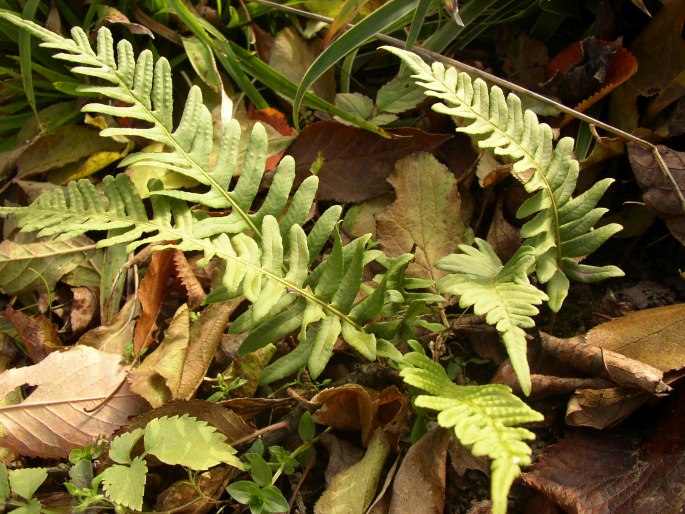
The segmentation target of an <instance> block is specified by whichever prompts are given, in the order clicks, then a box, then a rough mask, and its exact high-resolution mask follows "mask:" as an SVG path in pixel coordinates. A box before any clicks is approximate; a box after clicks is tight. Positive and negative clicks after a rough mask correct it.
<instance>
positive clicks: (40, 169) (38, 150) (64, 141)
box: [17, 125, 126, 179]
mask: <svg viewBox="0 0 685 514" xmlns="http://www.w3.org/2000/svg"><path fill="white" fill-rule="evenodd" d="M125 146H126V145H124V144H122V143H119V142H117V141H115V140H114V139H111V138H107V137H102V136H100V133H99V130H98V129H96V128H95V127H87V126H83V125H70V126H67V127H63V128H61V129H59V130H57V131H55V132H52V133H49V134H45V135H43V136H40V137H39V138H37V139H35V140H34V141H33V142H31V144H30V145H29V146H28V147H27V148H26V149H25V150H24V152H23V153H22V154H21V157H19V159H18V160H17V177H18V178H22V179H26V178H28V177H32V176H35V175H38V174H40V173H44V172H46V171H49V170H62V171H64V173H66V174H68V175H76V174H78V177H76V178H83V177H86V176H88V175H89V174H92V173H95V172H96V171H98V170H100V169H102V168H103V167H104V166H106V165H108V164H110V163H112V162H114V161H115V160H118V159H121V157H122V156H123V155H124V151H125ZM67 167H68V171H67Z"/></svg>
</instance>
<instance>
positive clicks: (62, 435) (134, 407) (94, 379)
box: [0, 345, 147, 458]
mask: <svg viewBox="0 0 685 514" xmlns="http://www.w3.org/2000/svg"><path fill="white" fill-rule="evenodd" d="M120 360H121V357H120V356H119V355H113V354H109V353H105V352H100V351H98V350H95V349H94V348H90V347H87V346H80V345H79V346H74V347H72V348H71V349H70V350H68V351H65V352H53V353H51V354H50V355H48V356H47V357H46V358H45V359H43V360H42V361H41V362H40V363H38V364H35V365H33V366H27V367H24V368H15V369H10V370H7V371H5V372H4V373H1V374H0V398H3V397H4V396H6V395H7V394H8V393H10V392H11V391H13V390H14V389H15V388H17V387H20V386H23V385H28V386H36V389H35V390H34V391H33V392H32V393H31V394H29V395H28V396H27V398H26V399H25V400H24V401H23V402H22V403H20V404H18V405H8V406H3V407H0V432H2V437H1V438H0V446H3V447H5V448H8V449H10V450H11V451H13V452H15V453H18V454H20V455H28V456H35V457H48V458H62V457H66V456H67V455H69V452H70V451H71V450H73V449H74V448H79V447H83V446H85V445H87V444H89V443H92V442H93V441H94V440H96V439H97V438H98V437H100V436H108V435H110V434H112V433H113V432H114V431H115V430H116V429H117V428H119V427H120V426H121V425H123V424H124V423H126V421H127V420H128V418H129V416H132V415H135V414H138V413H140V412H142V411H144V410H145V409H146V408H147V404H146V403H145V402H144V401H143V399H142V398H140V397H139V396H138V395H136V394H134V393H132V392H131V391H130V390H129V389H128V385H127V384H126V383H125V382H124V379H125V377H126V368H125V367H124V366H122V365H121V364H120ZM122 382H123V385H122ZM119 386H121V387H119ZM112 393H114V394H113V396H112V397H111V398H108V397H109V396H110V395H112ZM105 400H107V401H105ZM103 402H104V403H103Z"/></svg>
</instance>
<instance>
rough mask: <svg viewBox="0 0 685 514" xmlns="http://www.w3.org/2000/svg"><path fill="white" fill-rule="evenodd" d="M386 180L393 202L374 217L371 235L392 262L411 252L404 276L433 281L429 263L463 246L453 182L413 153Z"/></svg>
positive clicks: (429, 158) (426, 156)
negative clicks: (374, 233) (389, 186)
mask: <svg viewBox="0 0 685 514" xmlns="http://www.w3.org/2000/svg"><path fill="white" fill-rule="evenodd" d="M395 170H396V173H395V175H393V176H391V177H390V178H389V179H388V181H389V182H390V183H391V184H392V186H393V187H394V188H395V194H396V195H397V199H396V200H395V202H394V203H393V204H392V205H391V206H390V207H389V208H388V209H386V210H385V212H383V213H381V214H379V215H377V216H376V230H377V236H378V239H379V240H380V243H381V247H382V248H383V250H384V251H385V252H386V253H387V254H388V255H390V256H392V257H397V256H399V255H402V254H404V253H408V252H413V253H414V255H415V258H414V261H413V262H412V263H410V264H409V266H408V267H407V274H408V276H412V277H417V278H426V279H431V280H434V281H437V280H438V279H439V278H440V277H442V276H444V275H445V273H446V272H444V271H440V270H438V269H437V268H436V267H435V264H436V263H437V262H438V261H439V260H440V259H442V258H443V257H445V256H446V255H448V254H450V253H453V252H456V250H457V245H459V244H461V243H465V242H466V235H465V231H466V229H465V227H464V222H463V220H462V219H461V206H460V201H459V192H458V191H457V180H456V179H455V178H454V175H452V174H451V173H450V172H449V171H448V170H447V168H446V167H445V166H443V165H442V164H440V163H439V162H438V161H437V160H436V159H435V157H433V156H432V155H430V154H428V153H425V152H417V153H414V154H411V155H408V156H406V157H403V158H402V159H401V160H399V161H398V162H397V163H396V164H395Z"/></svg>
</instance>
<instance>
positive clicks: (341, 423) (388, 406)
mask: <svg viewBox="0 0 685 514" xmlns="http://www.w3.org/2000/svg"><path fill="white" fill-rule="evenodd" d="M311 401H312V403H316V404H322V407H321V408H320V409H319V410H317V411H316V414H315V419H316V420H317V422H318V423H322V424H324V425H328V426H329V427H333V428H336V429H339V430H349V431H357V432H361V434H362V443H363V444H364V446H366V445H367V444H368V442H369V440H370V438H371V436H372V434H373V433H374V431H375V430H376V428H377V427H379V426H380V427H383V428H384V429H386V430H388V431H392V432H401V431H402V430H405V429H406V428H407V427H408V419H409V410H408V407H407V400H406V398H405V397H404V395H402V394H401V393H400V392H399V390H398V389H397V388H396V387H395V386H390V387H388V388H386V389H384V390H383V391H382V392H380V393H379V392H377V391H375V390H373V389H370V388H368V387H364V386H361V385H358V384H346V385H344V386H340V387H331V388H329V389H325V390H324V391H322V392H320V393H319V394H317V395H316V396H314V397H313V398H312V400H311Z"/></svg>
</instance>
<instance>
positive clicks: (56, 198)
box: [0, 12, 406, 381]
mask: <svg viewBox="0 0 685 514" xmlns="http://www.w3.org/2000/svg"><path fill="white" fill-rule="evenodd" d="M0 18H4V19H6V20H8V21H10V22H13V23H15V24H17V25H20V26H21V27H23V28H25V29H26V30H28V31H29V32H31V33H32V34H33V35H35V36H37V37H39V38H40V39H42V40H43V41H44V43H42V45H43V46H46V47H48V48H53V49H57V50H61V53H58V54H57V55H56V56H55V57H57V58H59V59H63V60H66V61H69V62H73V63H75V64H76V66H75V67H74V68H73V71H74V72H75V73H78V74H81V75H84V76H87V77H93V78H95V79H98V80H101V81H104V82H105V83H106V84H107V85H88V86H83V87H82V91H83V92H84V93H86V92H87V93H90V94H93V93H95V94H99V95H102V96H104V97H106V98H110V99H112V100H116V101H118V102H123V103H124V104H126V105H125V106H114V105H108V104H104V103H93V104H88V105H87V106H86V107H84V111H87V112H97V113H102V114H108V115H112V116H117V117H120V118H133V119H136V120H141V121H143V122H147V123H148V124H149V127H147V128H135V127H134V128H131V127H117V128H107V129H105V130H103V131H102V135H104V136H127V137H128V136H142V137H145V138H147V139H151V140H153V141H157V142H160V143H163V144H164V146H165V148H166V149H167V150H166V151H165V152H162V153H144V152H141V153H134V154H131V155H129V156H128V157H127V158H125V159H124V160H123V161H122V163H121V165H141V164H154V165H155V166H161V167H163V168H166V169H168V170H172V171H175V172H177V173H181V174H183V175H186V176H188V177H190V178H192V179H194V180H196V181H197V182H198V183H199V184H201V185H202V186H204V187H205V188H206V189H207V190H206V191H205V192H202V193H195V192H189V191H178V190H168V189H162V187H161V184H160V183H159V181H150V183H149V184H148V188H149V190H150V195H151V203H152V217H150V218H149V217H148V215H147V212H146V209H145V206H144V204H143V201H142V199H141V197H140V195H139V194H138V192H137V191H136V189H135V187H134V186H133V184H132V182H131V180H130V179H129V178H128V176H126V175H124V174H120V175H118V176H117V177H116V178H112V177H108V178H105V180H104V182H103V183H104V195H103V194H101V193H99V192H98V191H97V190H96V189H95V187H94V186H93V185H92V184H91V183H90V182H88V181H87V180H81V181H79V182H73V183H70V184H69V185H68V187H67V189H66V192H63V191H62V190H57V191H55V192H53V193H50V194H46V195H44V196H41V197H40V198H39V199H38V200H36V201H35V202H34V203H33V204H32V205H30V206H28V207H20V208H14V207H13V208H0V215H7V214H14V215H15V216H16V221H17V225H18V226H19V227H20V228H21V229H22V230H26V231H29V230H30V231H37V232H38V236H53V235H57V236H58V237H57V240H58V241H59V240H65V239H69V238H72V237H75V236H78V235H81V234H84V233H85V232H88V231H93V230H108V231H110V232H109V235H108V237H105V238H104V239H101V240H100V241H98V244H97V246H98V247H105V246H111V245H115V244H122V243H126V244H127V245H128V247H127V250H128V251H133V250H135V249H136V248H137V247H139V246H140V245H143V244H156V247H155V249H162V248H167V247H175V248H178V249H180V250H182V251H186V252H187V251H199V252H203V253H204V259H203V260H202V261H201V262H202V263H206V262H208V261H209V259H211V258H212V257H218V258H220V259H221V260H222V261H223V262H224V263H225V269H224V272H223V275H222V283H223V286H224V287H223V288H222V289H221V290H220V291H217V292H215V294H214V295H213V297H214V298H215V299H226V298H230V297H237V296H240V295H242V296H244V297H245V298H246V299H247V300H249V301H250V302H251V304H252V306H251V308H250V309H249V310H248V311H247V313H246V314H245V315H244V316H243V317H242V318H241V319H240V320H238V323H236V327H238V328H239V327H243V328H244V329H245V330H252V331H254V332H256V333H257V335H261V336H265V337H264V338H262V339H261V340H260V345H265V344H267V343H268V342H269V341H271V340H274V339H276V338H277V337H279V336H281V335H283V331H282V330H281V327H276V326H275V325H274V323H275V320H282V319H288V323H286V324H285V325H284V326H285V327H288V328H289V331H292V330H295V329H297V328H299V329H300V341H301V344H300V346H298V348H297V351H296V352H294V353H293V354H292V355H289V356H287V358H286V360H285V361H284V362H282V363H278V362H277V363H274V364H275V366H276V367H275V368H270V369H268V370H267V373H266V374H265V376H264V377H262V381H269V380H275V379H276V378H279V377H281V376H285V375H287V374H289V373H290V372H291V370H292V368H293V366H295V367H296V369H299V368H300V367H302V366H303V365H305V364H308V365H309V367H310V372H311V375H312V376H313V377H317V376H318V375H319V374H320V373H321V372H322V371H323V368H324V367H325V365H326V363H327V362H328V360H329V358H330V356H331V355H332V351H333V343H334V342H335V340H336V339H337V337H338V336H339V335H341V334H342V336H343V338H345V339H346V340H347V342H348V343H349V344H350V345H351V346H352V347H353V348H355V349H357V350H358V351H359V352H360V353H361V354H362V355H363V356H365V357H367V358H369V359H375V358H376V336H375V335H374V334H372V333H367V332H366V331H365V330H364V327H362V325H361V324H360V323H363V322H364V321H366V320H368V319H369V318H371V317H373V316H376V315H378V313H379V312H380V310H381V308H382V306H383V302H382V299H383V296H384V287H381V291H380V294H379V295H376V296H373V295H371V296H369V297H367V298H364V299H362V300H359V301H357V302H356V303H355V300H356V299H357V295H358V293H359V292H360V289H361V278H362V277H361V269H362V267H363V265H364V264H366V263H368V261H369V259H370V258H371V257H370V256H371V255H373V254H371V253H368V252H367V250H366V243H367V241H368V238H361V239H357V240H355V241H352V242H350V243H349V244H348V245H346V246H345V247H343V246H342V243H341V242H340V239H339V236H337V230H336V228H335V227H336V224H337V222H338V218H339V216H340V212H341V208H340V206H333V207H331V208H330V209H328V210H327V211H326V212H324V213H323V214H322V215H321V216H320V217H319V219H318V220H317V222H316V223H315V224H314V226H313V227H312V228H311V229H310V231H309V233H308V234H307V233H305V231H304V229H303V228H302V225H303V224H304V223H305V221H306V219H307V216H308V213H309V211H310V209H311V207H312V204H313V200H314V195H315V193H316V189H317V185H318V179H317V178H316V177H314V176H312V177H310V178H308V179H306V180H305V181H304V182H303V183H302V184H301V185H300V187H299V188H298V189H297V191H295V192H294V194H292V195H291V189H292V186H293V182H294V179H295V164H294V161H293V160H292V158H290V157H285V158H284V159H282V160H281V163H280V164H279V166H278V168H277V169H276V172H275V174H274V177H273V182H272V184H271V187H270V188H269V192H268V194H267V195H266V197H265V198H264V200H263V202H262V204H261V206H260V207H259V208H258V209H257V208H255V206H254V205H253V204H254V202H255V198H256V195H257V192H258V190H259V186H260V183H261V181H262V178H263V174H264V169H265V161H266V149H267V139H266V132H265V130H264V128H263V127H262V126H261V125H259V124H256V125H255V128H254V129H253V131H252V134H251V135H250V137H249V141H248V143H247V150H246V152H245V157H244V159H243V161H242V165H240V164H239V159H238V157H239V155H238V154H239V143H240V137H241V134H240V127H239V124H238V122H237V121H231V122H229V123H228V124H227V125H226V126H225V127H224V129H223V136H222V137H221V142H220V143H219V145H218V149H216V150H217V151H216V160H215V162H214V163H213V164H211V163H210V157H209V156H210V155H212V154H213V153H214V152H213V150H214V147H213V141H212V119H211V115H210V113H209V111H208V109H207V107H206V106H205V105H204V104H203V103H202V95H201V92H200V90H199V88H197V87H193V88H191V90H190V93H189V96H188V100H187V102H186V104H185V108H184V111H183V115H182V117H181V120H180V122H179V124H178V126H177V127H176V128H175V129H174V127H173V121H172V91H171V71H170V67H169V64H168V62H167V61H166V60H165V59H164V58H160V59H159V60H158V61H157V62H156V63H154V64H153V59H152V54H151V53H150V52H149V51H144V52H142V53H141V54H140V56H139V57H138V59H137V60H135V58H134V56H133V50H132V47H131V45H130V43H128V42H126V41H121V42H119V43H118V45H117V49H116V51H115V50H114V44H113V40H112V36H111V33H110V32H109V30H108V29H106V28H102V29H101V30H100V31H99V32H98V37H97V51H93V49H92V48H91V46H90V43H89V41H88V37H87V35H86V34H85V33H84V32H83V30H81V29H80V28H78V27H76V28H74V29H73V30H72V39H67V38H63V37H62V36H60V35H58V34H55V33H53V32H51V31H49V30H46V29H44V28H42V27H40V26H38V25H36V24H34V23H32V22H29V21H26V20H22V19H21V18H19V17H17V16H16V15H13V14H11V13H8V12H0ZM234 176H239V178H238V179H237V180H236V181H235V183H234V184H232V182H233V177H234ZM231 186H233V187H232V188H231ZM191 203H192V204H200V205H204V206H206V207H209V208H214V209H228V210H229V211H228V213H227V214H225V215H222V216H209V215H208V213H207V212H206V211H204V210H201V209H193V210H191V208H190V205H191ZM277 218H278V221H277ZM114 229H116V232H114V231H113V230H114ZM331 234H334V239H335V242H336V243H335V245H334V248H333V251H332V252H331V254H330V255H329V256H328V257H325V258H323V259H322V260H321V262H320V263H319V265H318V266H317V268H316V269H315V270H313V271H312V270H311V269H310V267H311V265H312V264H313V262H314V260H315V259H317V258H318V257H319V256H320V253H321V250H322V248H323V247H324V245H325V243H326V241H327V240H328V239H329V237H330V236H331ZM405 262H406V261H405ZM378 298H380V299H381V301H380V302H379V301H378ZM293 322H295V323H293ZM234 330H236V328H235V327H234ZM255 340H256V338H255V337H253V338H251V339H249V340H248V341H246V347H245V349H244V350H243V351H250V350H252V349H254V348H255V347H254V346H253V344H254V343H253V342H254V341H255Z"/></svg>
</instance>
